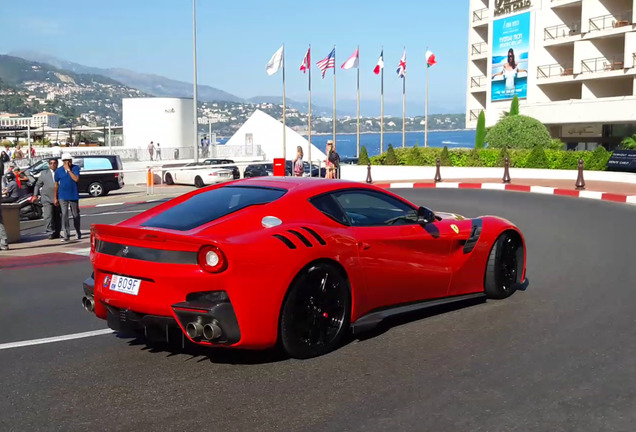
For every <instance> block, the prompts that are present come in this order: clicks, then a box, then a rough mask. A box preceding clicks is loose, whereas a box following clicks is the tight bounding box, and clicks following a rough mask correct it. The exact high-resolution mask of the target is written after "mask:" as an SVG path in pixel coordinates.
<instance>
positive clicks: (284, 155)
mask: <svg viewBox="0 0 636 432" xmlns="http://www.w3.org/2000/svg"><path fill="white" fill-rule="evenodd" d="M285 117H286V105H285V44H283V159H285V161H287V133H286V131H285V129H286V127H285V121H286V119H285ZM286 164H287V162H285V166H287V165H286ZM285 175H287V168H285Z"/></svg>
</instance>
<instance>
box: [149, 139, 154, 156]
mask: <svg viewBox="0 0 636 432" xmlns="http://www.w3.org/2000/svg"><path fill="white" fill-rule="evenodd" d="M154 153H155V144H154V143H153V142H152V141H150V144H148V154H150V160H152V156H153V154H154Z"/></svg>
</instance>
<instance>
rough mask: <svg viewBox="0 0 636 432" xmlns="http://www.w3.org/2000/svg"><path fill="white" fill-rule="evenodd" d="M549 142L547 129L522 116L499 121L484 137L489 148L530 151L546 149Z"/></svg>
mask: <svg viewBox="0 0 636 432" xmlns="http://www.w3.org/2000/svg"><path fill="white" fill-rule="evenodd" d="M551 140H552V138H551V137H550V133H549V132H548V129H547V128H546V127H545V126H544V125H543V124H542V123H541V122H540V121H538V120H536V119H534V118H532V117H528V116H524V115H515V116H508V117H506V118H504V119H502V120H500V121H499V122H498V123H497V124H496V125H494V126H493V127H492V128H491V129H490V131H489V132H488V135H486V142H487V143H488V147H489V148H502V147H507V148H509V149H513V148H517V149H532V148H534V147H536V146H541V147H547V146H548V145H549V144H550V141H551Z"/></svg>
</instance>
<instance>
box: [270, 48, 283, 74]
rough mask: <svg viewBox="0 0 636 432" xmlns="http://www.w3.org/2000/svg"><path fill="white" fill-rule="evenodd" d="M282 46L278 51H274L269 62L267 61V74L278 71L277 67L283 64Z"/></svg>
mask: <svg viewBox="0 0 636 432" xmlns="http://www.w3.org/2000/svg"><path fill="white" fill-rule="evenodd" d="M283 48H284V45H283V46H281V47H280V48H279V49H278V51H276V52H275V53H274V55H273V56H272V58H271V59H269V62H267V67H266V70H267V74H268V75H274V74H275V73H276V72H278V69H280V68H281V66H283Z"/></svg>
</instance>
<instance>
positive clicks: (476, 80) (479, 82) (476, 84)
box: [470, 75, 488, 90]
mask: <svg viewBox="0 0 636 432" xmlns="http://www.w3.org/2000/svg"><path fill="white" fill-rule="evenodd" d="M487 84H488V80H487V79H486V77H485V76H484V75H477V76H472V77H470V88H471V90H472V89H474V88H482V87H486V85H487Z"/></svg>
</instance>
